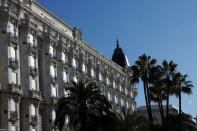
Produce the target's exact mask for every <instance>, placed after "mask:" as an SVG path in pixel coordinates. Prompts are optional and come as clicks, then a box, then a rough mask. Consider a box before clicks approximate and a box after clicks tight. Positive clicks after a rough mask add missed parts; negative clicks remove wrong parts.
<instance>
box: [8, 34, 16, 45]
mask: <svg viewBox="0 0 197 131" xmlns="http://www.w3.org/2000/svg"><path fill="white" fill-rule="evenodd" d="M8 38H9V40H10V41H12V42H14V43H15V44H17V43H18V36H17V34H11V33H8Z"/></svg>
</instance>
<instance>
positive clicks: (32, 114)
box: [31, 104, 36, 116]
mask: <svg viewBox="0 0 197 131" xmlns="http://www.w3.org/2000/svg"><path fill="white" fill-rule="evenodd" d="M35 115H36V107H35V106H34V105H33V104H31V116H35Z"/></svg>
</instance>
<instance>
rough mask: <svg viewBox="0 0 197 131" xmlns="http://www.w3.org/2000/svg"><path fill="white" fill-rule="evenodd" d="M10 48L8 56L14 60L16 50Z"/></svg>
mask: <svg viewBox="0 0 197 131" xmlns="http://www.w3.org/2000/svg"><path fill="white" fill-rule="evenodd" d="M9 48H10V54H11V56H10V57H11V58H13V59H16V49H15V48H14V47H12V46H10V47H9Z"/></svg>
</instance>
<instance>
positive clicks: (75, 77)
mask: <svg viewBox="0 0 197 131" xmlns="http://www.w3.org/2000/svg"><path fill="white" fill-rule="evenodd" d="M73 81H74V82H76V83H77V82H78V78H77V76H76V75H74V76H73Z"/></svg>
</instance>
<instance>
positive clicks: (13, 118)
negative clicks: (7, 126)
mask: <svg viewBox="0 0 197 131" xmlns="http://www.w3.org/2000/svg"><path fill="white" fill-rule="evenodd" d="M10 120H11V121H13V122H14V121H17V120H18V114H17V111H11V112H10Z"/></svg>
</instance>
